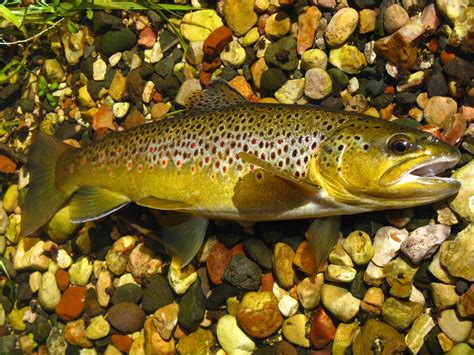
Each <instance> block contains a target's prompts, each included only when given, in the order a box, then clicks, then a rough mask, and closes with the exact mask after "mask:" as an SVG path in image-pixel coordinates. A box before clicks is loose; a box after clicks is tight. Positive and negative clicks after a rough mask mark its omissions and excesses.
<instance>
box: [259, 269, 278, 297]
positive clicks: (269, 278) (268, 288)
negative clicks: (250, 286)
mask: <svg viewBox="0 0 474 355" xmlns="http://www.w3.org/2000/svg"><path fill="white" fill-rule="evenodd" d="M274 283H275V280H274V279H273V274H272V273H271V272H268V273H266V274H263V276H262V287H261V288H260V291H261V292H272V290H273V284H274Z"/></svg>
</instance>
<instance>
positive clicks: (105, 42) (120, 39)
mask: <svg viewBox="0 0 474 355" xmlns="http://www.w3.org/2000/svg"><path fill="white" fill-rule="evenodd" d="M136 43H137V37H136V36H135V34H134V33H133V32H132V31H131V30H130V29H128V28H124V29H121V30H119V31H109V32H106V33H104V35H103V36H102V37H101V41H100V48H101V50H102V52H104V54H105V55H107V56H110V55H112V54H114V53H117V52H123V51H125V50H128V49H131V48H132V47H133V46H134V45H135V44H136Z"/></svg>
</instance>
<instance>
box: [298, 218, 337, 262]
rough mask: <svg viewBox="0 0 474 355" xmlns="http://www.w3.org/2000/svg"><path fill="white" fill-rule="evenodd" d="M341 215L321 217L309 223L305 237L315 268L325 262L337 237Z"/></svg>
mask: <svg viewBox="0 0 474 355" xmlns="http://www.w3.org/2000/svg"><path fill="white" fill-rule="evenodd" d="M340 229H341V217H340V216H332V217H321V218H317V219H315V220H314V221H313V223H311V225H310V226H309V229H308V231H307V232H306V239H307V240H308V243H309V245H310V246H311V251H312V252H313V256H314V259H315V262H316V267H317V270H319V268H320V267H321V265H322V264H324V263H325V262H326V260H327V259H328V257H329V254H330V253H331V251H332V250H333V249H334V247H335V246H336V244H337V241H338V239H339V232H340Z"/></svg>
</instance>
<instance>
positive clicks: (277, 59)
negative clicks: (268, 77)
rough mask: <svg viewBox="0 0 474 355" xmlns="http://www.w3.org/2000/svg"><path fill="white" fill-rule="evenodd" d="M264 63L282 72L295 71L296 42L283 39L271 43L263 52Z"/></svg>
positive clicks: (289, 38) (292, 39)
mask: <svg viewBox="0 0 474 355" xmlns="http://www.w3.org/2000/svg"><path fill="white" fill-rule="evenodd" d="M265 61H266V62H267V63H268V64H270V65H273V66H276V67H277V68H280V69H282V70H289V71H291V70H295V69H296V67H297V66H298V57H297V53H296V40H295V39H294V38H293V37H283V38H281V39H279V40H278V41H276V42H273V43H271V44H270V45H269V46H268V48H267V49H266V51H265Z"/></svg>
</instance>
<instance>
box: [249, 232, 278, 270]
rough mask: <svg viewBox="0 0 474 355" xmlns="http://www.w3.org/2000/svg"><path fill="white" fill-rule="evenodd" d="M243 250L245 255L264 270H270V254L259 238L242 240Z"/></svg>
mask: <svg viewBox="0 0 474 355" xmlns="http://www.w3.org/2000/svg"><path fill="white" fill-rule="evenodd" d="M243 248H244V251H245V254H246V255H247V256H248V257H249V258H250V259H252V260H253V261H255V262H256V263H257V264H258V265H260V266H261V267H263V268H265V269H271V268H272V252H271V250H270V249H268V247H267V246H266V245H265V243H264V242H263V241H262V240H261V239H260V238H249V239H246V240H244V242H243Z"/></svg>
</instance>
